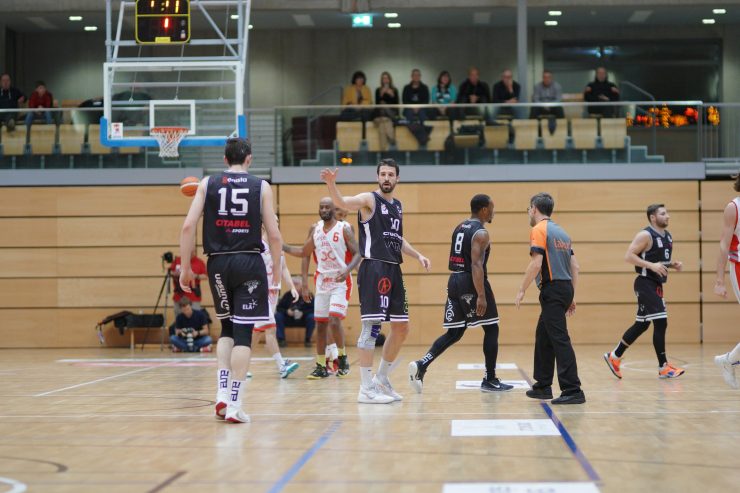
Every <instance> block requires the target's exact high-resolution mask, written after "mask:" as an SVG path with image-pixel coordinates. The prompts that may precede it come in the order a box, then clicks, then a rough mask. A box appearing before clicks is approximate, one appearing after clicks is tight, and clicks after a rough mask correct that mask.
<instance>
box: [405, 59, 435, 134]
mask: <svg viewBox="0 0 740 493" xmlns="http://www.w3.org/2000/svg"><path fill="white" fill-rule="evenodd" d="M401 100H402V102H403V104H429V87H427V85H426V84H424V83H423V82H422V81H421V70H419V69H418V68H415V69H414V70H412V71H411V82H409V83H408V84H406V85H405V86H404V88H403V96H402V98H401ZM403 117H404V118H405V119H406V120H408V121H409V122H412V121H416V120H419V123H421V124H423V123H424V121H425V120H426V119H427V111H426V108H406V109H404V110H403Z"/></svg>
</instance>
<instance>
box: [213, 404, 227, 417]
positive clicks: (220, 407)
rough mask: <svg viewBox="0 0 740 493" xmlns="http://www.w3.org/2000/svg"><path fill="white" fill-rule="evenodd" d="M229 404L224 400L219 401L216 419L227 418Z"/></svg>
mask: <svg viewBox="0 0 740 493" xmlns="http://www.w3.org/2000/svg"><path fill="white" fill-rule="evenodd" d="M228 406H229V405H228V404H227V403H225V402H223V401H218V402H217V403H216V419H225V418H226V408H227V407H228Z"/></svg>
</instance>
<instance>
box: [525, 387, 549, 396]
mask: <svg viewBox="0 0 740 493" xmlns="http://www.w3.org/2000/svg"><path fill="white" fill-rule="evenodd" d="M527 397H531V398H532V399H552V387H534V388H532V389H530V390H528V391H527Z"/></svg>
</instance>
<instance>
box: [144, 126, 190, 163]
mask: <svg viewBox="0 0 740 493" xmlns="http://www.w3.org/2000/svg"><path fill="white" fill-rule="evenodd" d="M187 133H188V129H187V127H153V128H152V129H151V130H150V131H149V134H150V135H151V136H152V137H154V138H155V139H157V143H158V144H159V157H178V156H179V155H180V154H179V153H178V152H177V147H178V146H179V145H180V142H181V141H182V139H183V138H184V137H185V135H187Z"/></svg>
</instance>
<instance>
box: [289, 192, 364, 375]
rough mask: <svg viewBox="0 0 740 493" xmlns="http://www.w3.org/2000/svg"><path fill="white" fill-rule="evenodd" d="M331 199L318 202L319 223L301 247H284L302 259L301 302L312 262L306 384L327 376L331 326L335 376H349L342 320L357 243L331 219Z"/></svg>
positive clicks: (356, 259)
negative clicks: (311, 342)
mask: <svg viewBox="0 0 740 493" xmlns="http://www.w3.org/2000/svg"><path fill="white" fill-rule="evenodd" d="M334 213H335V210H334V204H333V203H332V200H331V197H324V198H323V199H321V201H320V202H319V217H320V218H321V220H320V221H319V222H317V223H314V224H313V225H311V228H310V229H309V231H308V238H306V241H305V243H304V244H303V246H302V247H294V246H289V245H284V246H283V250H285V252H286V253H289V254H291V255H295V256H298V257H303V262H302V263H301V274H302V276H303V283H302V289H303V293H302V295H303V298H304V299H305V300H306V301H307V302H308V301H310V294H309V292H308V265H309V259H310V257H311V255H312V254H313V258H314V260H315V261H316V275H315V276H314V281H315V283H316V296H315V297H314V318H315V320H316V331H317V335H316V367H315V368H314V370H313V372H311V373H310V374H309V375H308V379H309V380H320V379H323V378H326V377H328V376H329V371H328V369H327V367H326V366H327V358H326V356H325V351H326V341H327V332H328V328H329V326H331V329H332V332H333V335H334V341H335V343H336V344H338V345H339V347H338V351H337V352H338V360H339V362H338V363H339V364H338V368H337V373H336V374H337V376H338V377H340V378H342V377H346V376H347V375H349V363H348V362H347V352H346V349H345V347H344V329H343V328H342V320H343V319H344V317H346V316H347V306H348V304H349V297H350V295H351V294H352V271H353V270H354V269H355V268H356V267H357V265H358V264H359V263H360V260H361V257H360V255H359V252H358V248H357V242H356V241H355V238H354V235H353V234H352V228H351V227H350V225H349V224H348V223H346V222H344V221H337V220H336V218H335V215H334Z"/></svg>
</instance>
